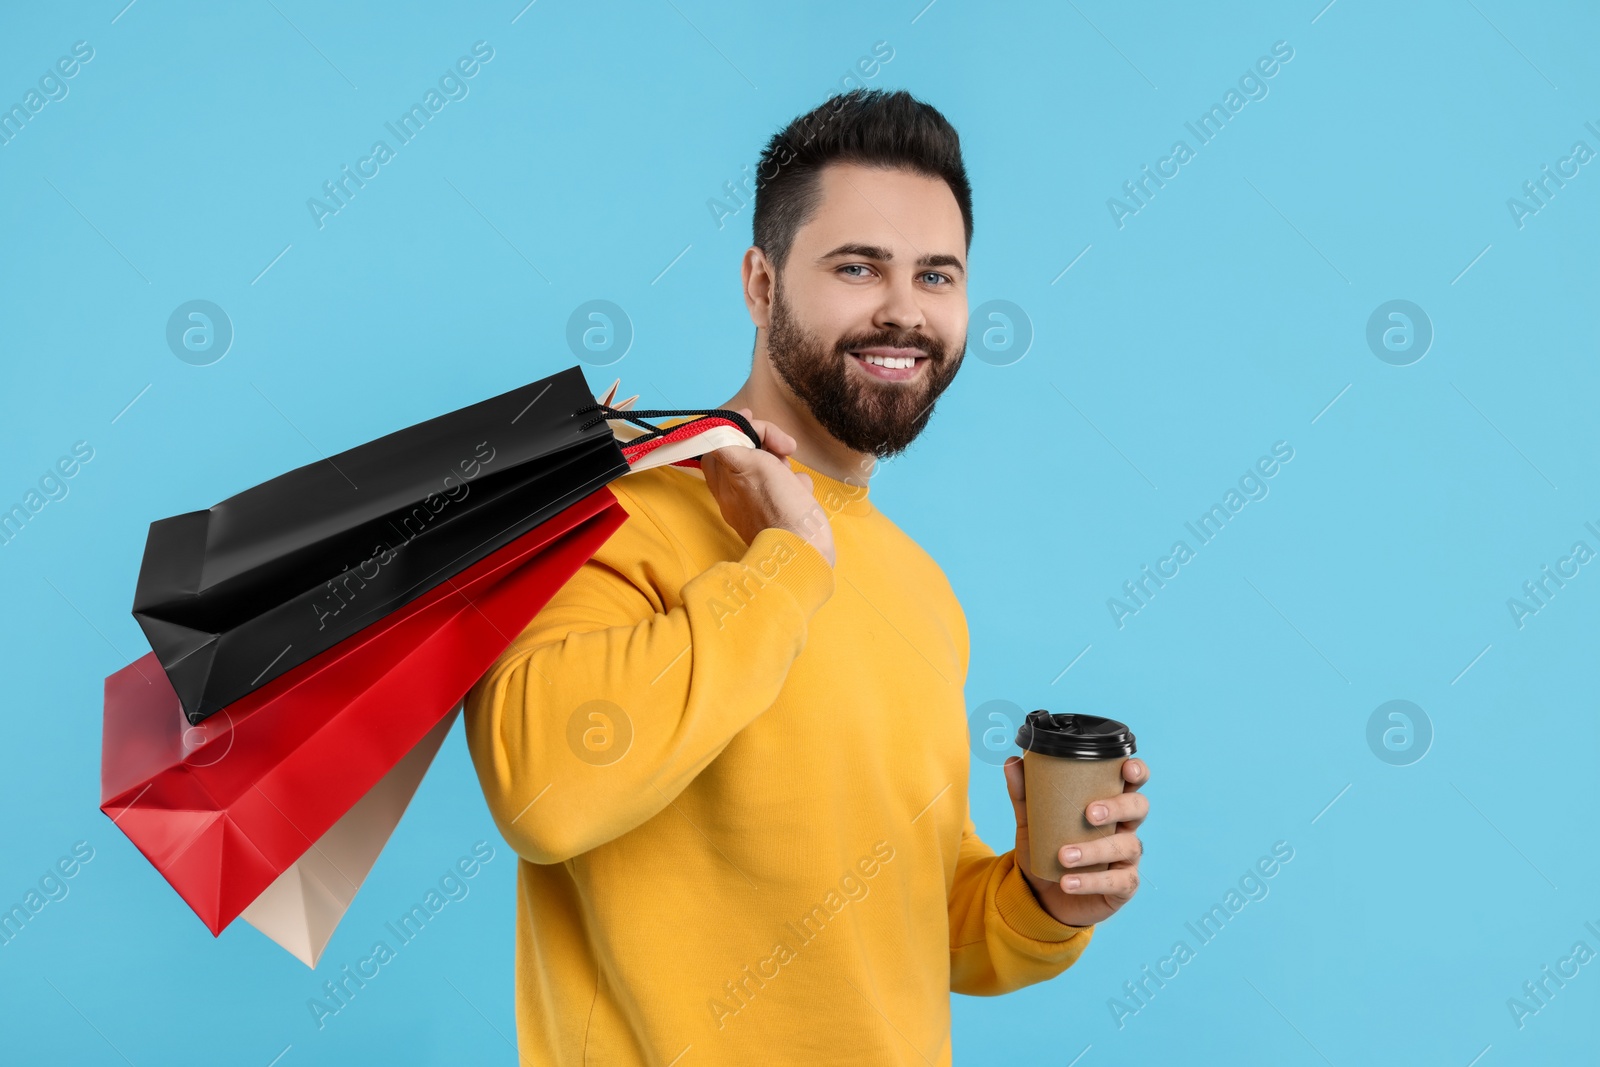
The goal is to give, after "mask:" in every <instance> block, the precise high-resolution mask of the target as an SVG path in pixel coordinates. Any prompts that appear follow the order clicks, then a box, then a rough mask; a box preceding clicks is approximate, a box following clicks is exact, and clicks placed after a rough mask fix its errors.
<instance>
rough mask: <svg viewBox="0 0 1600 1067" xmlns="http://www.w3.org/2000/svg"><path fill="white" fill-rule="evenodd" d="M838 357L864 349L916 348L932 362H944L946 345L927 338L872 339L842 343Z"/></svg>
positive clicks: (838, 346)
mask: <svg viewBox="0 0 1600 1067" xmlns="http://www.w3.org/2000/svg"><path fill="white" fill-rule="evenodd" d="M835 348H836V353H835V354H836V355H840V356H843V355H848V354H849V353H851V352H859V351H861V350H862V349H863V348H915V349H917V350H918V351H919V352H921V353H922V354H923V355H924V356H927V357H928V358H929V359H932V360H943V359H944V357H945V348H944V345H942V344H939V343H938V342H936V341H933V340H930V339H928V338H926V337H883V336H878V337H871V338H861V339H851V340H847V341H841V342H840V343H839V344H838V345H836V346H835Z"/></svg>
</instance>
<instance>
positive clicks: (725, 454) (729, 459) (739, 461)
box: [700, 445, 775, 475]
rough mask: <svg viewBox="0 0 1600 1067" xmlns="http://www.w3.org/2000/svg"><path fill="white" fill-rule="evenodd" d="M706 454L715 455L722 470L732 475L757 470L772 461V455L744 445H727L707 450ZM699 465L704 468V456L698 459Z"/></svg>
mask: <svg viewBox="0 0 1600 1067" xmlns="http://www.w3.org/2000/svg"><path fill="white" fill-rule="evenodd" d="M706 455H708V456H715V457H716V458H717V462H718V463H721V464H722V466H723V470H724V471H725V472H726V473H728V474H732V475H748V474H751V473H753V472H755V471H757V470H759V469H760V468H761V466H762V464H766V463H771V462H773V461H774V458H775V457H774V456H773V455H772V454H771V453H768V452H766V451H764V450H762V451H757V450H756V449H754V448H746V447H745V446H744V445H727V446H725V447H723V448H718V449H714V450H713V451H711V452H707V453H706ZM700 466H701V469H702V470H703V469H704V468H705V457H704V456H702V457H701V459H700Z"/></svg>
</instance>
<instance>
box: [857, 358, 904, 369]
mask: <svg viewBox="0 0 1600 1067" xmlns="http://www.w3.org/2000/svg"><path fill="white" fill-rule="evenodd" d="M861 358H862V359H864V360H866V361H867V362H868V363H871V364H872V365H873V366H877V367H886V368H888V369H889V370H906V369H908V368H910V367H913V366H915V365H916V362H917V360H916V357H914V356H903V357H895V356H862V357H861Z"/></svg>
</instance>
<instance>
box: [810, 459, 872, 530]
mask: <svg viewBox="0 0 1600 1067" xmlns="http://www.w3.org/2000/svg"><path fill="white" fill-rule="evenodd" d="M789 467H790V468H791V469H792V470H795V471H798V472H800V473H803V474H809V475H811V490H812V493H811V495H812V496H814V497H816V498H817V503H819V504H821V505H822V507H823V510H825V511H826V512H827V513H828V516H829V517H830V518H831V517H832V516H834V515H836V514H844V515H870V514H872V512H873V511H874V510H876V509H875V508H874V507H873V505H872V500H871V498H870V492H869V487H868V486H866V485H851V484H850V483H849V482H844V481H840V480H839V479H838V478H832V477H829V476H828V475H826V474H823V473H822V472H821V471H819V470H817V469H816V468H815V467H809V466H807V465H806V464H804V463H801V462H800V461H799V460H798V459H795V458H794V457H793V456H790V457H789Z"/></svg>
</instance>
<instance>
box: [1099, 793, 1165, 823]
mask: <svg viewBox="0 0 1600 1067" xmlns="http://www.w3.org/2000/svg"><path fill="white" fill-rule="evenodd" d="M1149 813H1150V798H1149V797H1147V796H1145V795H1144V794H1143V793H1123V794H1122V795H1121V796H1115V797H1108V798H1106V799H1105V800H1095V801H1091V802H1090V803H1089V806H1088V807H1087V808H1085V809H1084V817H1085V818H1087V819H1088V820H1089V823H1090V825H1092V826H1105V825H1106V824H1108V823H1113V822H1131V823H1133V824H1135V825H1137V824H1138V823H1140V822H1143V821H1144V817H1145V816H1146V815H1148V814H1149Z"/></svg>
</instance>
